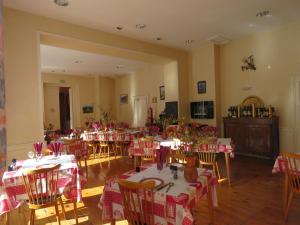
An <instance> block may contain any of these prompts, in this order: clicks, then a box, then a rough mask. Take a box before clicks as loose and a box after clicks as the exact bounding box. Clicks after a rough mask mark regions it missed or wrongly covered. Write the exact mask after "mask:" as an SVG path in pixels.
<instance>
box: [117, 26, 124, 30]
mask: <svg viewBox="0 0 300 225" xmlns="http://www.w3.org/2000/svg"><path fill="white" fill-rule="evenodd" d="M123 28H124V27H122V26H117V27H116V29H117V30H123Z"/></svg>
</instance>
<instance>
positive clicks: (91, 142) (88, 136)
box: [84, 133, 99, 159]
mask: <svg viewBox="0 0 300 225" xmlns="http://www.w3.org/2000/svg"><path fill="white" fill-rule="evenodd" d="M84 136H85V138H84V141H85V143H86V146H87V147H88V149H89V150H91V151H90V152H91V154H89V155H92V154H93V155H94V159H95V158H96V153H97V149H98V146H99V143H98V142H97V140H96V134H95V133H85V134H84Z"/></svg>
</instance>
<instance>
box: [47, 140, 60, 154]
mask: <svg viewBox="0 0 300 225" xmlns="http://www.w3.org/2000/svg"><path fill="white" fill-rule="evenodd" d="M49 147H50V149H51V150H52V151H53V153H54V155H55V156H58V154H59V152H60V150H61V148H62V143H61V142H52V143H50V145H49Z"/></svg>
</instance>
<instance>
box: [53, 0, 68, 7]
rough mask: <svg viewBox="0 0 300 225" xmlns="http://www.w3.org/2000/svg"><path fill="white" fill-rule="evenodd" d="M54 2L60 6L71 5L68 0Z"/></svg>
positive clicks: (55, 0)
mask: <svg viewBox="0 0 300 225" xmlns="http://www.w3.org/2000/svg"><path fill="white" fill-rule="evenodd" d="M54 3H55V4H56V5H58V6H68V5H69V1H68V0H54Z"/></svg>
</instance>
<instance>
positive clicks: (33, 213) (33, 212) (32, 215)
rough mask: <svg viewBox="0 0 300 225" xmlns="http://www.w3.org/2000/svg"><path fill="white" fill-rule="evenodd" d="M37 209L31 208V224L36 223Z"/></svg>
mask: <svg viewBox="0 0 300 225" xmlns="http://www.w3.org/2000/svg"><path fill="white" fill-rule="evenodd" d="M34 217H35V210H34V209H31V210H30V225H34Z"/></svg>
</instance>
